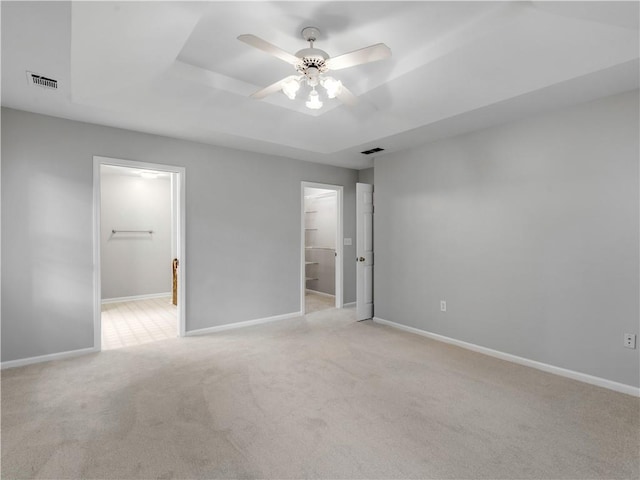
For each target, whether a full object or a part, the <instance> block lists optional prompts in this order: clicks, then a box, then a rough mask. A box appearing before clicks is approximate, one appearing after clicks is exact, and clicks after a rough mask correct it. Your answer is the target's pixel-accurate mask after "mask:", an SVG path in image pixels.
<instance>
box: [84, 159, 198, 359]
mask: <svg viewBox="0 0 640 480" xmlns="http://www.w3.org/2000/svg"><path fill="white" fill-rule="evenodd" d="M101 165H113V166H117V167H129V168H136V169H141V170H155V171H160V172H167V173H175V174H176V175H175V176H176V177H177V181H176V190H177V195H176V202H177V222H176V223H177V235H176V237H177V249H176V251H177V253H178V260H179V261H180V266H179V268H178V322H177V323H178V328H177V333H178V336H180V337H184V336H185V333H186V316H185V312H186V309H185V304H186V302H185V292H186V286H185V280H186V275H185V271H184V270H185V250H186V241H185V240H186V239H185V232H186V228H185V225H186V223H185V204H186V203H185V198H186V195H185V169H184V168H183V167H175V166H173V165H162V164H159V163H146V162H136V161H134V160H123V159H119V158H108V157H100V156H94V157H93V265H94V269H93V347H94V349H95V350H96V351H100V350H102V336H101V334H102V319H101V313H102V285H101V277H100V272H101V266H100V261H101V259H100V208H101V205H100V203H101V196H100V166H101ZM172 228H174V227H173V226H172ZM167 268H168V267H167Z"/></svg>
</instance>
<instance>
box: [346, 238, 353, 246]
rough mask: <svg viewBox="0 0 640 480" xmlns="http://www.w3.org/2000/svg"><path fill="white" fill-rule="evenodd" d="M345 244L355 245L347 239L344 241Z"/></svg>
mask: <svg viewBox="0 0 640 480" xmlns="http://www.w3.org/2000/svg"><path fill="white" fill-rule="evenodd" d="M344 244H345V245H353V243H352V242H351V239H350V238H345V239H344Z"/></svg>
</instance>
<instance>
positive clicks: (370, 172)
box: [358, 167, 375, 185]
mask: <svg viewBox="0 0 640 480" xmlns="http://www.w3.org/2000/svg"><path fill="white" fill-rule="evenodd" d="M374 173H375V168H374V167H371V168H363V169H362V170H358V182H360V183H368V184H370V185H374Z"/></svg>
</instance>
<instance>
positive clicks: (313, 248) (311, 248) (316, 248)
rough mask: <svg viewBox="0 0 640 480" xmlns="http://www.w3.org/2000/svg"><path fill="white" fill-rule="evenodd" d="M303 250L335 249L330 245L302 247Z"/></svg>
mask: <svg viewBox="0 0 640 480" xmlns="http://www.w3.org/2000/svg"><path fill="white" fill-rule="evenodd" d="M304 248H305V250H335V248H330V247H304Z"/></svg>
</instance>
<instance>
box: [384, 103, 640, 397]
mask: <svg viewBox="0 0 640 480" xmlns="http://www.w3.org/2000/svg"><path fill="white" fill-rule="evenodd" d="M638 129H639V122H638V92H637V91H635V92H630V93H626V94H621V95H616V96H613V97H609V98H605V99H601V100H598V101H595V102H591V103H587V104H582V105H579V106H576V107H573V108H569V109H564V110H560V111H557V112H554V113H551V114H546V115H544V116H538V117H535V118H530V119H527V120H524V121H519V122H515V123H511V124H507V125H504V126H500V127H495V128H491V129H487V130H483V131H478V132H475V133H471V134H466V135H461V136H458V137H454V138H450V139H446V140H441V141H438V142H434V143H432V144H429V145H426V146H423V147H421V148H417V149H412V150H408V151H405V152H402V153H394V154H389V155H386V156H384V157H382V158H381V159H379V160H378V159H377V160H376V161H375V175H376V184H375V185H376V219H375V220H376V221H375V241H376V269H375V315H376V316H377V317H380V318H383V319H386V320H390V321H394V322H398V323H401V324H404V325H408V326H411V327H416V328H419V329H423V330H426V331H430V332H434V333H438V334H441V335H445V336H448V337H452V338H455V339H459V340H462V341H465V342H471V343H474V344H477V345H482V346H485V347H488V348H492V349H496V350H500V351H502V352H507V353H511V354H515V355H518V356H522V357H525V358H529V359H533V360H537V361H540V362H544V363H548V364H551V365H556V366H559V367H564V368H568V369H571V370H575V371H578V372H583V373H586V374H591V375H595V376H598V377H603V378H606V379H610V380H613V381H617V382H621V383H624V384H627V385H633V386H638V385H639V376H640V372H639V364H640V358H639V355H638V350H630V349H626V348H623V346H622V340H623V334H624V333H625V332H629V333H636V334H637V333H638V330H639V325H638V322H639V318H640V312H639V306H638V302H639V271H638V270H639V258H638V257H639V253H638V251H639V245H640V243H639V225H638V223H639V213H640V212H639V189H638V175H639V171H638V158H639V157H638V156H639V146H638ZM440 300H446V301H447V307H448V311H447V312H446V313H441V312H440V311H439V301H440Z"/></svg>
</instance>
